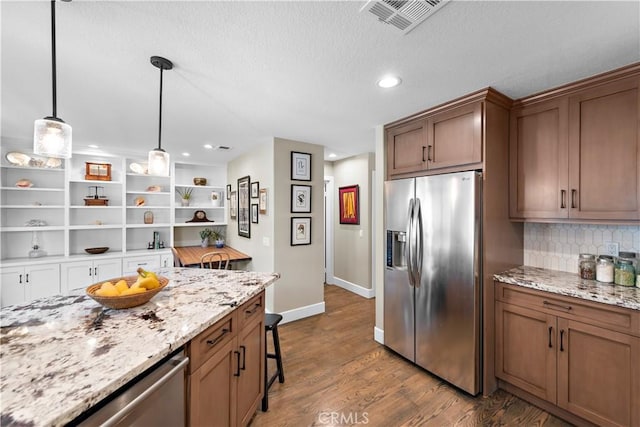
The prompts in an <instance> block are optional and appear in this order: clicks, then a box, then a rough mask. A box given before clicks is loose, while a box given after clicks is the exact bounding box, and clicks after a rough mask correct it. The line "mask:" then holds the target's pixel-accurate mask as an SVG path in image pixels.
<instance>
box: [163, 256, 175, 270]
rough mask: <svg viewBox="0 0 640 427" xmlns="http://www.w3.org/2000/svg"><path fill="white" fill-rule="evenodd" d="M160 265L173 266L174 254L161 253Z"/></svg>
mask: <svg viewBox="0 0 640 427" xmlns="http://www.w3.org/2000/svg"><path fill="white" fill-rule="evenodd" d="M160 266H161V267H163V268H164V267H173V254H162V255H160Z"/></svg>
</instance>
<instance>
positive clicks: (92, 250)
mask: <svg viewBox="0 0 640 427" xmlns="http://www.w3.org/2000/svg"><path fill="white" fill-rule="evenodd" d="M108 250H109V247H102V248H86V249H85V252H87V253H89V254H91V255H97V254H103V253H105V252H107V251H108Z"/></svg>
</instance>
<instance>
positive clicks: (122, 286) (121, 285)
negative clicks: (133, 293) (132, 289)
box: [116, 280, 129, 293]
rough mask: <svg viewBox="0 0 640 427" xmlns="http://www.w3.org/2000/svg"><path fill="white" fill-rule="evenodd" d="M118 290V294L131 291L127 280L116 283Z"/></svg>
mask: <svg viewBox="0 0 640 427" xmlns="http://www.w3.org/2000/svg"><path fill="white" fill-rule="evenodd" d="M116 289H117V290H118V292H120V293H122V292H124V291H126V290H127V289H129V285H127V281H126V280H118V283H116Z"/></svg>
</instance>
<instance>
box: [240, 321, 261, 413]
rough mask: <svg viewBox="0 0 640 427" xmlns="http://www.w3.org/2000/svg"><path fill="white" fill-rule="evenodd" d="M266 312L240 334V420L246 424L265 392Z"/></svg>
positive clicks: (246, 326)
mask: <svg viewBox="0 0 640 427" xmlns="http://www.w3.org/2000/svg"><path fill="white" fill-rule="evenodd" d="M264 346H265V332H264V313H261V315H260V319H259V320H258V321H254V322H251V323H249V324H247V325H245V326H244V328H243V329H242V330H241V331H240V334H239V336H238V348H239V350H240V377H239V378H238V420H239V424H240V425H242V426H246V425H248V424H249V421H251V418H252V417H253V414H254V413H255V412H256V410H257V409H258V405H259V404H260V402H261V401H262V396H263V393H264V369H265V356H264V354H265V353H264V352H265V347H264Z"/></svg>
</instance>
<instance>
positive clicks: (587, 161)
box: [569, 77, 640, 220]
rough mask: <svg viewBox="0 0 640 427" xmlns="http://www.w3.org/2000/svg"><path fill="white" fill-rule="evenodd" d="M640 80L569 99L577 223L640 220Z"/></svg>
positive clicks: (573, 212) (573, 203)
mask: <svg viewBox="0 0 640 427" xmlns="http://www.w3.org/2000/svg"><path fill="white" fill-rule="evenodd" d="M639 86H640V77H633V78H629V79H625V80H621V81H619V82H615V83H611V84H607V85H603V86H598V87H596V88H593V89H589V90H585V91H583V92H581V93H579V94H577V95H575V96H572V97H570V98H569V150H570V151H569V153H570V154H569V159H570V164H569V171H570V178H569V183H570V191H571V195H570V199H571V203H570V206H571V214H570V216H571V218H588V219H620V220H625V219H626V220H629V219H631V220H637V219H640V166H639V164H640V109H639V105H640V91H639V90H638V87H639Z"/></svg>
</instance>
